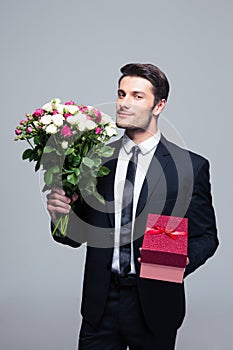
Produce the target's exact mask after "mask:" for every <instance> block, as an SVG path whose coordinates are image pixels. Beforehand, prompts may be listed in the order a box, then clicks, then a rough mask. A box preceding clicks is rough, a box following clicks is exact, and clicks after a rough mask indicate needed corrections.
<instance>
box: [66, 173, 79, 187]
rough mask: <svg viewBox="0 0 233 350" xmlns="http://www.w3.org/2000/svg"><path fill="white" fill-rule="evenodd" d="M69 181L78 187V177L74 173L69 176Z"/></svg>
mask: <svg viewBox="0 0 233 350" xmlns="http://www.w3.org/2000/svg"><path fill="white" fill-rule="evenodd" d="M67 181H68V182H69V183H71V184H72V185H77V183H78V177H77V176H76V175H75V174H74V173H72V174H70V175H68V176H67Z"/></svg>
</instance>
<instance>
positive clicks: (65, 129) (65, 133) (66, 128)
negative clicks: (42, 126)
mask: <svg viewBox="0 0 233 350" xmlns="http://www.w3.org/2000/svg"><path fill="white" fill-rule="evenodd" d="M61 134H62V135H63V136H71V135H72V131H71V129H70V128H69V126H68V125H65V126H63V128H62V129H61Z"/></svg>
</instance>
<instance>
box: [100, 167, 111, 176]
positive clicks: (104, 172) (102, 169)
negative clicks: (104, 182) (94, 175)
mask: <svg viewBox="0 0 233 350" xmlns="http://www.w3.org/2000/svg"><path fill="white" fill-rule="evenodd" d="M109 173H110V170H109V169H108V168H107V167H106V166H102V167H100V170H99V172H98V176H99V177H101V176H105V175H108V174H109Z"/></svg>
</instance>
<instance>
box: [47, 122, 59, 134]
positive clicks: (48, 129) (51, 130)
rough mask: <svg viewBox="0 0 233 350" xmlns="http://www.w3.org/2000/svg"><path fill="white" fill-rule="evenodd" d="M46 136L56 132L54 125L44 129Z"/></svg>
mask: <svg viewBox="0 0 233 350" xmlns="http://www.w3.org/2000/svg"><path fill="white" fill-rule="evenodd" d="M45 131H46V133H47V134H56V132H57V127H56V125H54V124H50V125H48V126H47V127H46V129H45Z"/></svg>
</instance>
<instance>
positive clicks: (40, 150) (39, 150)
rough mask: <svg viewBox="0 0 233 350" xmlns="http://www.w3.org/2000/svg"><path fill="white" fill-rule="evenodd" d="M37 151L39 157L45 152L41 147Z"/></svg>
mask: <svg viewBox="0 0 233 350" xmlns="http://www.w3.org/2000/svg"><path fill="white" fill-rule="evenodd" d="M36 152H37V155H38V157H40V156H41V155H42V153H43V151H42V149H41V148H37V150H36Z"/></svg>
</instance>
